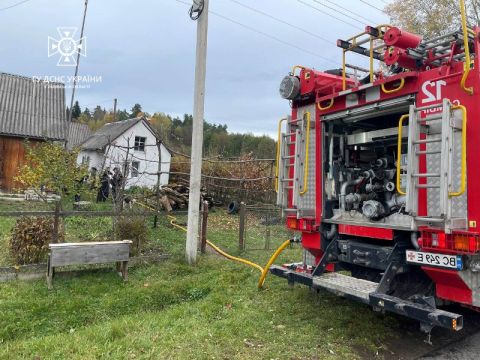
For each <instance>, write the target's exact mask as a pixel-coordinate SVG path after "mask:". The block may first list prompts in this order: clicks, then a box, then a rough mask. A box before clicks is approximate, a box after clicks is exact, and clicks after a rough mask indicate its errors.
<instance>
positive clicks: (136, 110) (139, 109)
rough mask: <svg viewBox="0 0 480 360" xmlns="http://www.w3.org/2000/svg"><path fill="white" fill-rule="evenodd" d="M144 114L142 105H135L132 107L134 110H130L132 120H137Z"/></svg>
mask: <svg viewBox="0 0 480 360" xmlns="http://www.w3.org/2000/svg"><path fill="white" fill-rule="evenodd" d="M140 113H142V105H140V104H135V105H133V107H132V110H130V118H136V117H138V116H139V115H140Z"/></svg>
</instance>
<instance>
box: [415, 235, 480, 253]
mask: <svg viewBox="0 0 480 360" xmlns="http://www.w3.org/2000/svg"><path fill="white" fill-rule="evenodd" d="M419 244H420V245H421V247H422V248H424V249H437V250H440V249H441V250H450V251H452V252H462V253H477V252H480V234H476V233H469V232H458V233H453V234H445V233H443V232H440V231H435V230H425V231H422V236H421V238H420V239H419Z"/></svg>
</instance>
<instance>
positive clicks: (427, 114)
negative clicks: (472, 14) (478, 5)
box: [270, 9, 480, 331]
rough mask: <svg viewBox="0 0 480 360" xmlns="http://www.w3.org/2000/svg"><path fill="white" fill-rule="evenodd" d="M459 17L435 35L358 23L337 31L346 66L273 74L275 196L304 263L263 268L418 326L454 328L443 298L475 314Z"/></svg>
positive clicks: (467, 52) (478, 172)
mask: <svg viewBox="0 0 480 360" xmlns="http://www.w3.org/2000/svg"><path fill="white" fill-rule="evenodd" d="M462 10H463V9H462ZM462 23H463V25H462V28H461V29H459V30H458V31H452V32H449V33H446V34H444V35H441V36H437V37H435V38H433V39H424V38H422V37H420V36H418V35H415V34H412V33H409V32H407V31H404V30H402V29H400V28H397V27H392V26H389V25H380V26H367V27H366V28H365V31H364V32H362V33H360V34H358V35H355V36H353V37H351V38H350V39H347V40H338V42H337V45H338V47H340V48H341V49H342V54H343V68H341V69H338V70H337V69H335V70H327V71H318V70H314V69H313V68H308V67H304V66H295V67H294V68H293V70H292V72H291V73H290V74H289V75H287V76H286V77H285V78H284V79H283V81H282V82H281V85H280V94H281V96H282V97H283V98H284V99H287V100H289V102H290V104H291V115H290V116H288V117H286V118H285V119H282V120H281V121H280V124H279V130H278V132H279V139H278V148H277V161H278V166H277V174H276V175H277V176H276V178H277V194H278V195H277V196H278V198H277V202H278V204H279V205H281V207H282V209H283V210H282V211H283V213H284V216H285V218H286V223H287V227H288V228H290V229H292V230H296V231H299V232H301V244H302V246H303V248H304V258H303V261H301V262H299V263H293V264H285V265H283V266H272V267H271V268H270V272H271V273H273V274H275V275H277V276H281V277H284V278H286V279H287V280H288V282H289V283H290V284H292V283H301V284H304V285H307V286H309V287H311V288H314V289H326V290H328V291H331V292H333V293H335V294H339V295H342V296H345V297H348V298H351V299H354V300H357V301H360V302H363V303H365V304H368V305H370V306H372V307H373V309H375V310H379V311H388V312H393V313H397V314H401V315H404V316H407V317H410V318H413V319H416V320H418V321H419V322H420V324H421V325H422V329H423V330H425V331H429V330H431V328H432V327H434V326H440V327H444V328H449V329H453V330H460V329H461V328H462V326H463V318H462V316H461V315H459V314H456V313H453V312H449V311H445V310H442V309H441V307H442V306H444V305H447V304H449V303H457V304H462V305H464V306H467V307H469V308H474V309H477V310H478V309H480V183H479V179H480V160H479V159H480V150H479V149H480V120H479V116H480V113H479V111H480V108H479V107H480V66H479V65H480V64H479V62H478V60H477V59H480V28H479V27H474V28H469V27H467V24H466V18H465V12H464V11H462ZM352 52H354V53H357V54H361V55H365V56H366V61H365V63H367V58H368V60H369V69H364V68H361V67H359V66H353V65H349V64H348V63H347V62H346V61H347V57H348V55H349V54H351V53H352ZM376 61H378V63H379V64H380V69H379V70H376V69H374V67H377V66H374V63H375V62H376ZM364 67H367V66H364ZM362 73H364V76H363V77H362V76H361V74H362ZM477 146H479V148H477Z"/></svg>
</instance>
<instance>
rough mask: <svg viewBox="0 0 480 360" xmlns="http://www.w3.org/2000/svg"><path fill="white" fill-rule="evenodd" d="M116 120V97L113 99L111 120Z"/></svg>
mask: <svg viewBox="0 0 480 360" xmlns="http://www.w3.org/2000/svg"><path fill="white" fill-rule="evenodd" d="M115 121H117V98H115V99H113V122H115Z"/></svg>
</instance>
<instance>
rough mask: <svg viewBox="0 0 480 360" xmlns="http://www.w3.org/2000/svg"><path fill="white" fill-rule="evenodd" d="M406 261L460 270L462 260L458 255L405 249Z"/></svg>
mask: <svg viewBox="0 0 480 360" xmlns="http://www.w3.org/2000/svg"><path fill="white" fill-rule="evenodd" d="M406 257H407V263H410V264H420V265H430V266H438V267H442V268H447V269H455V270H462V269H463V261H462V257H461V256H460V255H444V254H435V253H429V252H423V251H413V250H407V253H406Z"/></svg>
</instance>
